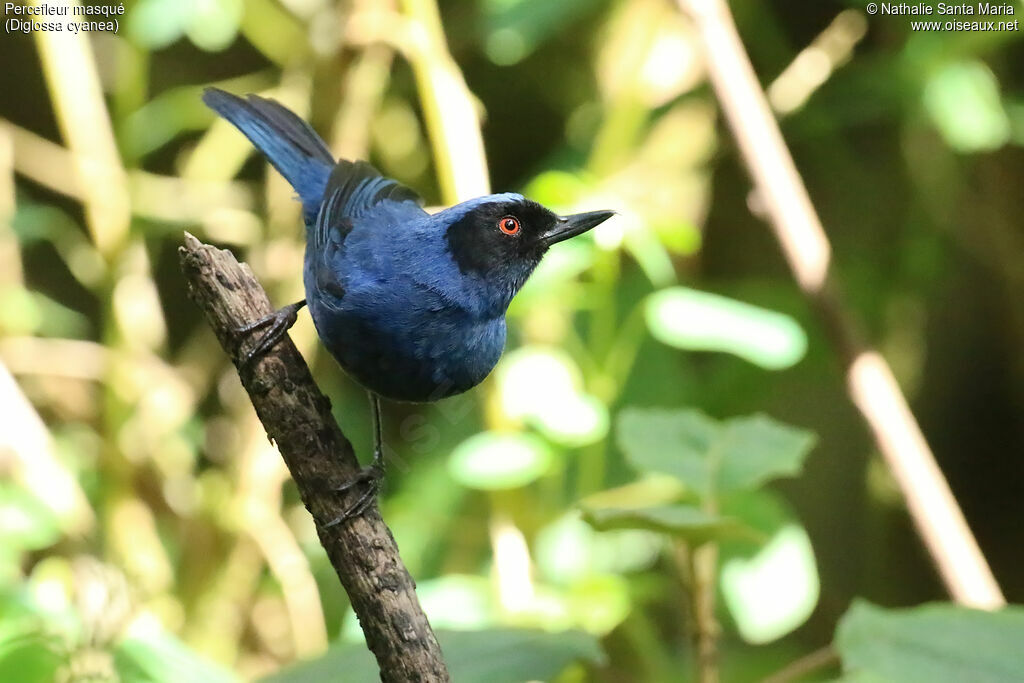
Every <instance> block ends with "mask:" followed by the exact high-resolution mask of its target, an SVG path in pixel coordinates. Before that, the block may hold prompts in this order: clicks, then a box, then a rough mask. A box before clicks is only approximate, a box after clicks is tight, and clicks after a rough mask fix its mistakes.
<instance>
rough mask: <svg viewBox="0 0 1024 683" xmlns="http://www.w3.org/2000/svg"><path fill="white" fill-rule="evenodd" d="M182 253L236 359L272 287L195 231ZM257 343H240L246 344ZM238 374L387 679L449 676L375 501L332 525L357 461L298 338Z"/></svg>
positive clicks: (353, 494) (197, 297) (193, 289)
mask: <svg viewBox="0 0 1024 683" xmlns="http://www.w3.org/2000/svg"><path fill="white" fill-rule="evenodd" d="M179 255H180V258H181V267H182V271H183V272H184V274H185V279H186V280H187V282H188V286H189V293H190V296H191V298H192V299H193V300H194V301H195V302H196V304H197V305H198V306H199V307H200V308H201V309H202V310H203V313H204V314H205V315H206V319H207V321H208V322H209V324H210V327H212V328H213V331H214V333H215V334H216V335H217V339H218V340H219V341H220V344H221V346H222V347H223V348H224V350H225V351H226V352H227V353H228V354H229V355H230V356H231V358H232V359H233V361H234V362H235V365H236V367H237V366H238V364H239V358H240V357H241V352H242V349H240V348H239V339H237V338H236V335H235V334H234V333H233V332H232V330H234V329H236V328H238V327H240V326H242V325H245V324H248V323H251V322H253V321H255V320H257V319H259V318H261V317H263V316H264V315H266V314H268V313H270V312H271V311H272V310H273V309H272V307H271V304H270V300H269V299H268V298H267V294H266V292H265V291H264V290H263V288H262V287H261V286H260V284H259V282H257V281H256V278H255V277H254V276H253V274H252V271H250V270H249V268H248V266H246V265H243V264H239V263H238V261H237V260H235V257H234V256H233V255H232V254H231V252H229V251H226V250H220V249H216V248H214V247H211V246H210V245H206V244H202V243H201V242H199V240H197V239H196V238H195V237H193V236H192V235H189V234H188V233H186V234H185V245H184V246H183V247H181V248H180V249H179ZM256 336H257V337H258V335H256ZM251 343H252V340H244V341H242V344H243V345H245V346H246V348H248V345H250V344H251ZM239 374H240V376H241V379H242V386H244V387H245V390H246V391H247V392H248V394H249V398H250V399H251V400H252V404H253V407H254V408H256V414H257V415H258V416H259V418H260V421H261V422H262V423H263V426H264V427H265V428H266V430H267V435H268V436H269V437H270V438H271V439H272V440H273V441H274V442H275V443H276V444H277V447H278V450H279V451H280V452H281V456H282V457H283V458H284V461H285V464H286V465H287V466H288V469H289V471H290V472H291V475H292V478H294V479H295V483H296V485H297V486H298V489H299V493H300V494H301V496H302V502H303V503H304V504H305V505H306V508H307V509H308V510H309V511H310V513H311V514H312V515H313V520H314V521H315V522H316V529H317V534H319V536H320V543H321V544H322V545H323V547H324V549H325V550H326V551H327V556H328V557H329V558H330V561H331V564H332V565H333V566H334V569H335V571H336V572H337V573H338V578H339V579H340V580H341V584H342V586H344V588H345V590H346V592H347V593H348V596H349V599H350V600H351V602H352V608H353V609H354V610H355V613H356V616H358V617H359V623H360V625H361V626H362V629H363V633H364V634H365V635H366V643H367V645H368V646H369V648H370V650H371V651H372V652H373V654H374V656H375V657H376V658H377V663H378V665H379V666H380V676H381V680H382V681H388V682H390V681H403V682H405V681H423V682H427V681H447V680H448V671H447V668H446V667H445V664H444V660H443V659H442V657H441V648H440V647H439V646H438V644H437V639H436V638H435V637H434V632H433V631H432V630H431V628H430V624H429V623H428V622H427V618H426V616H425V615H424V614H423V610H422V608H421V607H420V604H419V601H418V600H417V598H416V591H415V583H414V582H413V580H412V577H410V576H409V572H408V570H406V568H405V565H403V564H402V560H401V558H399V556H398V547H397V546H396V545H395V540H394V538H393V537H392V536H391V531H390V530H389V529H388V528H387V526H386V525H385V524H384V522H383V521H382V520H381V518H380V514H379V513H378V511H377V507H376V505H374V506H372V507H371V508H370V509H369V510H367V511H366V513H365V514H363V515H361V516H358V517H355V518H353V519H350V520H347V521H344V522H342V523H340V524H336V525H334V526H330V527H325V524H326V523H327V522H329V521H331V520H334V519H337V518H338V517H339V516H340V515H341V514H342V513H343V512H344V511H345V510H346V509H348V508H349V507H350V506H351V505H352V504H354V503H355V501H356V500H357V499H358V497H359V495H360V493H361V492H360V490H359V487H354V490H349V491H346V492H345V494H344V495H342V494H339V493H336V492H334V491H333V490H332V489H334V488H336V487H337V486H338V485H339V484H340V483H342V482H345V481H349V480H350V479H351V478H352V477H353V476H355V475H356V473H357V472H358V471H359V462H358V461H357V460H356V457H355V453H354V452H353V450H352V444H351V443H349V441H348V439H347V438H346V437H345V435H344V434H343V433H342V432H341V429H340V428H339V427H338V424H337V422H335V420H334V418H333V417H332V416H331V404H330V401H329V400H328V399H327V397H326V396H324V395H323V394H322V393H321V392H320V390H319V389H318V388H317V386H316V383H315V382H314V381H313V377H312V376H311V375H310V372H309V368H308V367H307V365H306V363H305V361H304V360H303V358H302V356H301V355H300V354H299V352H298V350H297V349H296V348H295V346H294V344H292V342H291V340H290V339H289V338H288V337H287V336H286V337H285V338H284V339H282V340H281V341H280V342H279V343H278V344H277V345H276V346H274V347H273V349H271V351H270V352H269V353H268V354H266V355H265V356H263V357H262V358H261V359H259V360H258V361H256V362H254V363H253V364H252V366H251V367H250V368H248V369H245V370H241V371H240V373H239ZM339 674H343V672H339Z"/></svg>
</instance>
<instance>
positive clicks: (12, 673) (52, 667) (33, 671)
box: [0, 629, 66, 683]
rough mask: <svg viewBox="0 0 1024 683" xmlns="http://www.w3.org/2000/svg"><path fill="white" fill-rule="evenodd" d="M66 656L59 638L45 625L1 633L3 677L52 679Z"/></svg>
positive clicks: (42, 682)
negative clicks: (44, 630) (44, 628)
mask: <svg viewBox="0 0 1024 683" xmlns="http://www.w3.org/2000/svg"><path fill="white" fill-rule="evenodd" d="M65 660H66V656H65V654H64V652H63V648H62V645H61V643H60V640H59V639H58V638H56V637H55V636H53V635H51V634H47V633H45V632H43V630H42V629H30V630H22V631H21V632H17V630H16V629H4V632H3V633H0V680H3V681H20V682H22V683H37V682H38V683H49V682H50V681H54V680H56V679H57V671H58V669H59V668H60V667H61V665H62V664H64V662H65Z"/></svg>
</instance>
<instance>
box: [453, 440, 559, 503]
mask: <svg viewBox="0 0 1024 683" xmlns="http://www.w3.org/2000/svg"><path fill="white" fill-rule="evenodd" d="M551 461H552V455H551V450H550V449H549V448H548V447H547V445H546V444H545V443H544V442H543V441H541V440H540V439H538V438H537V437H534V436H531V435H529V434H518V433H499V432H483V433H481V434H477V435H475V436H471V437H470V438H468V439H466V440H465V441H463V442H462V443H461V444H459V445H458V446H457V447H456V448H455V450H454V451H452V454H451V456H450V457H449V459H448V470H449V471H450V472H451V474H452V476H453V477H454V478H455V479H456V481H458V482H459V483H461V484H462V485H464V486H468V487H470V488H475V489H485V490H493V489H511V488H518V487H520V486H525V485H526V484H529V483H530V482H532V481H534V480H536V479H537V478H539V477H540V476H542V475H543V474H544V473H545V472H547V470H548V467H550V465H551Z"/></svg>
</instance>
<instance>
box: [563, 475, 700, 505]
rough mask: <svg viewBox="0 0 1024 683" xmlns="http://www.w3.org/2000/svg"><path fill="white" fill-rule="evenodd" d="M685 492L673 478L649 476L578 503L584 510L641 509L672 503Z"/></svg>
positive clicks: (595, 494) (593, 494)
mask: <svg viewBox="0 0 1024 683" xmlns="http://www.w3.org/2000/svg"><path fill="white" fill-rule="evenodd" d="M685 492H686V488H685V487H684V486H683V485H682V483H681V482H680V481H679V480H678V479H676V478H675V477H670V476H668V475H665V474H649V475H647V476H646V477H644V478H643V479H641V480H640V481H635V482H632V483H630V484H624V485H623V486H617V487H615V488H613V489H606V490H604V491H598V492H597V493H592V494H590V495H589V496H587V497H586V498H584V499H583V500H582V501H580V505H581V506H583V507H586V508H641V507H647V506H649V505H663V504H665V503H674V502H676V501H678V500H679V499H680V498H681V497H682V496H683V494H684V493H685Z"/></svg>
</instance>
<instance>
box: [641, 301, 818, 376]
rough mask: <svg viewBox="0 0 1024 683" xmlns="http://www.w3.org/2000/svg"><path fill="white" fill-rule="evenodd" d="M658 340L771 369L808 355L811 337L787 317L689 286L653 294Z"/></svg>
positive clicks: (651, 320) (650, 316) (649, 310)
mask: <svg viewBox="0 0 1024 683" xmlns="http://www.w3.org/2000/svg"><path fill="white" fill-rule="evenodd" d="M645 313H646V316H647V326H648V328H649V329H650V330H651V334H652V335H654V338H655V339H657V340H659V341H661V342H663V343H665V344H668V345H670V346H674V347H676V348H679V349H686V350H688V351H721V352H724V353H731V354H733V355H736V356H739V357H740V358H743V359H745V360H748V361H750V362H751V363H754V364H756V365H759V366H761V367H763V368H767V369H769V370H779V369H782V368H788V367H790V366H791V365H793V364H795V363H796V362H797V361H799V360H800V359H801V358H803V356H804V353H805V352H806V351H807V335H806V334H805V333H804V331H803V329H802V328H801V327H800V325H798V324H797V322H796V321H795V320H793V319H792V318H790V317H789V316H787V315H783V314H781V313H776V312H774V311H769V310H766V309H763V308H759V307H757V306H752V305H750V304H746V303H743V302H741V301H736V300H735V299H729V298H726V297H723V296H719V295H717V294H709V293H707V292H699V291H697V290H694V289H688V288H686V287H671V288H668V289H663V290H661V291H660V292H656V293H655V294H652V295H651V296H650V297H649V298H648V299H647V306H646V310H645Z"/></svg>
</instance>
